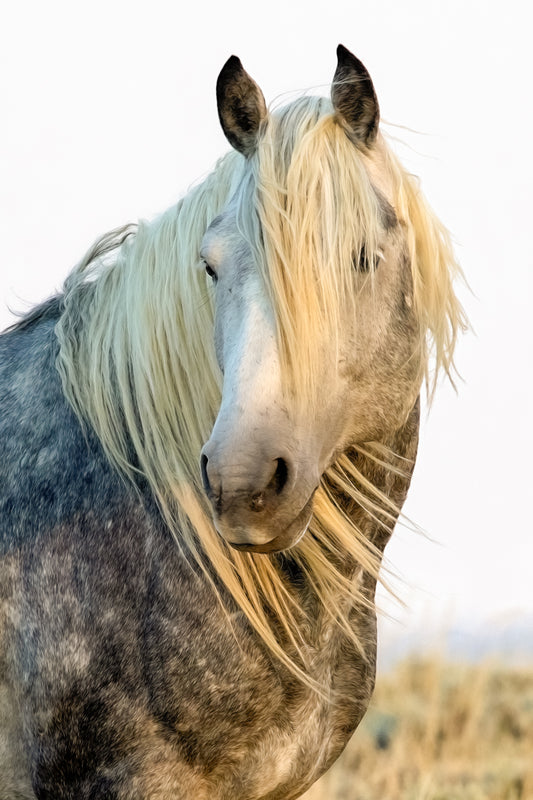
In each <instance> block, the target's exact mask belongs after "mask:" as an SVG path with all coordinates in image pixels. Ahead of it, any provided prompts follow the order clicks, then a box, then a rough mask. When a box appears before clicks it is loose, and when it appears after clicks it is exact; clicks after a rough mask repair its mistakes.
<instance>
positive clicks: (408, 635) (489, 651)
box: [378, 614, 533, 670]
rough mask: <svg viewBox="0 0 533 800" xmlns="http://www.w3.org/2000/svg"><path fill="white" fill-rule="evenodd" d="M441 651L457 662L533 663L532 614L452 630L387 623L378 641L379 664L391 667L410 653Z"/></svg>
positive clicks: (381, 666)
mask: <svg viewBox="0 0 533 800" xmlns="http://www.w3.org/2000/svg"><path fill="white" fill-rule="evenodd" d="M432 653H441V654H442V655H444V656H446V658H448V659H451V660H455V661H468V662H472V663H476V662H479V661H482V660H484V659H487V658H496V659H498V658H499V659H501V660H502V661H505V662H506V663H516V664H524V663H529V664H532V663H533V615H532V614H523V615H517V616H516V617H514V618H511V617H510V616H506V617H505V618H502V619H496V620H491V621H489V622H484V623H478V624H469V623H461V624H456V625H454V626H452V627H450V628H449V629H442V628H438V627H436V628H435V629H433V630H432V629H431V628H428V627H427V626H425V627H424V628H423V629H420V630H418V631H415V632H411V631H405V630H402V628H401V626H400V625H398V628H397V629H396V630H394V629H393V626H392V625H391V624H390V623H388V624H387V626H386V628H385V630H383V631H382V632H381V636H380V638H379V640H378V665H379V668H380V669H385V670H386V669H389V668H391V667H393V666H394V665H395V664H397V663H398V662H399V661H403V660H404V659H406V658H407V657H409V656H411V655H428V654H432Z"/></svg>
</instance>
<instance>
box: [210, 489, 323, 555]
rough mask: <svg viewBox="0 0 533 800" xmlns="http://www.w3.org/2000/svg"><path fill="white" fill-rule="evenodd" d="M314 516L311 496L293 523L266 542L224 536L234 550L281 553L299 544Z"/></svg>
mask: <svg viewBox="0 0 533 800" xmlns="http://www.w3.org/2000/svg"><path fill="white" fill-rule="evenodd" d="M312 516H313V498H312V497H311V498H310V499H309V501H308V502H307V503H306V504H305V506H304V507H303V508H302V510H301V511H300V513H299V514H298V516H297V517H295V519H294V520H293V521H292V522H291V524H290V525H289V526H288V527H287V528H285V530H283V531H282V532H281V533H279V534H278V535H277V536H274V537H273V538H272V539H269V540H268V541H266V542H260V543H254V542H253V540H250V539H249V540H248V541H243V542H235V541H231V539H230V538H227V537H224V538H225V539H226V541H227V543H228V544H229V545H231V547H233V549H234V550H240V551H243V552H246V553H279V552H281V551H282V550H290V548H291V547H294V546H295V545H297V544H298V542H299V541H300V539H302V537H303V536H304V534H305V533H306V531H307V529H308V527H309V524H310V522H311V517H312Z"/></svg>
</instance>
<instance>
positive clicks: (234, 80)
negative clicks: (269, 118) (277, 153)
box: [217, 56, 267, 156]
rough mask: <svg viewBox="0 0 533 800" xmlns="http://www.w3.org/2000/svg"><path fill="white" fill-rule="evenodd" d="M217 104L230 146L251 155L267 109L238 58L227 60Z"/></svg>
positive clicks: (222, 72) (261, 95) (219, 86)
mask: <svg viewBox="0 0 533 800" xmlns="http://www.w3.org/2000/svg"><path fill="white" fill-rule="evenodd" d="M217 105H218V116H219V119H220V124H221V125H222V130H223V131H224V133H225V135H226V138H227V140H228V141H229V143H230V144H231V146H232V147H234V148H235V149H236V150H238V151H239V152H240V153H242V154H243V155H245V156H250V155H252V153H253V152H254V150H255V147H256V143H257V136H258V133H259V126H260V124H261V122H262V121H263V120H264V119H265V117H266V115H267V109H266V104H265V98H264V97H263V93H262V91H261V89H260V88H259V86H258V85H257V84H256V82H255V81H254V80H252V78H250V76H249V75H248V73H247V72H246V71H245V70H244V68H243V66H242V64H241V62H240V60H239V59H238V58H237V56H231V58H229V59H228V60H227V61H226V63H225V64H224V66H223V67H222V70H221V72H220V75H219V76H218V80H217Z"/></svg>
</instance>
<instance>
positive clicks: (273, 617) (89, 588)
mask: <svg viewBox="0 0 533 800" xmlns="http://www.w3.org/2000/svg"><path fill="white" fill-rule="evenodd" d="M337 55H338V64H337V69H336V72H335V76H334V80H333V84H332V91H331V99H330V100H327V99H325V98H321V97H314V96H308V97H302V98H300V99H298V100H296V101H294V102H292V103H291V104H290V105H288V106H286V107H284V108H281V109H277V110H273V111H271V112H269V111H268V110H267V107H266V104H265V101H264V98H263V95H262V93H261V91H260V89H259V88H258V86H257V85H256V84H255V83H254V81H253V80H252V79H251V78H250V77H249V75H248V74H247V73H246V72H245V71H244V69H243V68H242V65H241V63H240V61H239V60H238V59H237V58H236V57H232V58H230V59H229V61H228V62H227V63H226V65H225V66H224V68H223V70H222V72H221V74H220V76H219V79H218V83H217V101H218V111H219V116H220V121H221V124H222V128H223V130H224V133H225V134H226V137H227V138H228V140H229V142H230V143H231V145H232V147H233V150H232V151H231V152H230V153H229V154H228V155H226V156H225V157H224V158H223V159H221V161H220V162H219V163H218V164H217V166H216V168H215V169H214V171H213V172H212V174H211V175H210V176H209V177H207V179H206V180H205V181H204V182H203V183H202V184H200V185H198V186H197V187H195V188H194V189H193V190H192V191H191V192H189V194H187V195H186V196H185V197H183V199H182V200H181V201H180V202H179V203H178V204H177V206H175V207H173V208H171V209H169V210H168V211H167V212H165V213H164V214H162V215H161V216H160V217H158V218H157V219H156V220H154V221H153V222H150V223H144V222H142V223H139V224H138V225H137V226H126V227H124V228H122V229H118V230H116V231H112V232H111V233H109V234H106V235H105V236H103V237H102V238H101V239H100V240H99V241H98V242H97V243H96V244H95V245H94V247H93V248H92V249H91V250H90V251H89V253H88V254H87V255H86V256H85V258H84V259H83V260H82V261H81V262H80V263H79V264H78V266H77V267H76V268H75V269H74V270H73V272H72V273H71V274H70V275H69V277H68V278H67V280H66V282H65V285H64V289H63V292H62V294H61V295H60V296H58V297H54V298H52V299H51V300H49V301H47V302H46V303H44V304H43V305H41V306H40V307H38V308H36V309H34V310H33V311H32V312H30V313H29V314H27V315H26V316H25V317H24V318H22V319H21V320H20V321H19V322H18V323H17V324H15V325H14V326H13V327H12V328H11V329H10V330H8V331H7V332H6V333H4V334H3V335H2V336H1V337H0V352H1V362H0V397H1V401H0V402H1V406H0V409H1V419H0V476H1V477H0V509H1V516H0V525H1V527H0V535H1V547H2V551H1V561H0V602H1V604H0V643H1V644H0V800H15V798H25V799H26V800H27V799H28V798H32V800H35V798H39V800H44V799H45V798H46V799H48V800H50V799H51V798H53V799H54V800H67V798H68V800H74V798H76V800H84V799H86V800H97V799H98V798H101V799H102V800H103V799H104V798H105V799H106V800H112V799H113V798H116V800H137V799H138V800H141V799H142V800H148V798H150V800H163V799H164V800H167V799H170V798H173V799H175V798H183V800H192V799H193V798H194V800H230V799H231V800H235V798H239V800H260V799H261V800H267V798H268V800H275V798H279V799H280V800H281V799H282V798H283V800H288V799H289V798H296V797H298V796H299V795H300V794H302V793H303V792H304V791H305V790H306V789H307V788H308V787H309V786H310V785H311V784H312V783H313V782H314V781H315V780H316V779H317V778H318V777H319V776H320V775H321V774H322V773H323V772H324V771H325V770H326V769H327V768H328V767H329V766H330V764H331V763H332V762H333V761H334V760H335V758H336V757H337V756H338V754H339V753H340V752H341V751H342V749H343V747H344V746H345V744H346V742H347V740H348V738H349V737H350V735H351V733H352V731H353V730H354V729H355V727H356V726H357V724H358V722H359V720H360V719H361V717H362V715H363V714H364V712H365V709H366V707H367V705H368V702H369V699H370V695H371V692H372V688H373V682H374V672H375V653H376V626H375V609H374V592H375V586H376V581H377V579H378V571H379V566H380V560H381V556H382V553H383V549H384V547H385V544H386V542H387V540H388V538H389V536H390V534H391V532H392V529H393V527H394V524H395V522H396V519H397V517H398V515H399V513H400V509H401V506H402V503H403V501H404V499H405V496H406V492H407V489H408V486H409V481H410V477H411V473H412V469H413V466H414V461H415V455H416V446H417V435H418V414H419V410H418V409H419V401H418V397H419V393H420V390H421V385H422V383H423V381H424V379H426V380H427V381H428V382H429V383H428V386H429V390H430V392H431V391H432V389H433V387H434V377H433V376H432V374H430V372H429V364H430V360H433V361H434V364H435V372H437V371H438V370H442V371H444V373H447V374H448V375H451V374H452V373H453V349H454V345H455V340H456V336H457V333H458V330H459V329H460V328H461V327H462V326H463V325H464V315H463V312H462V309H461V307H460V305H459V303H458V301H457V299H456V297H455V295H454V292H453V287H452V283H453V279H454V278H455V277H456V275H457V274H458V272H459V268H458V267H457V265H456V263H455V260H454V256H453V253H452V249H451V246H450V241H449V236H448V234H447V232H446V230H445V229H444V228H443V226H442V225H441V224H440V222H439V221H438V220H437V219H436V218H435V216H434V215H433V213H432V212H431V211H430V209H429V208H428V206H427V205H426V203H425V201H424V199H423V197H422V195H421V193H420V190H419V188H418V185H417V183H416V182H415V180H414V179H413V178H412V177H411V176H410V175H408V174H407V173H406V172H405V171H404V170H403V168H402V167H401V166H400V164H399V162H398V160H397V159H396V157H395V156H394V155H393V153H392V152H391V150H390V149H389V147H388V145H387V143H386V141H385V138H384V136H383V135H382V134H381V133H380V130H379V108H378V102H377V99H376V95H375V91H374V88H373V85H372V81H371V79H370V76H369V75H368V72H367V71H366V69H365V67H364V66H363V65H362V64H361V62H360V61H359V60H358V59H357V58H355V56H353V55H352V54H351V53H350V52H349V51H348V50H346V49H345V48H344V47H342V46H339V48H338V51H337Z"/></svg>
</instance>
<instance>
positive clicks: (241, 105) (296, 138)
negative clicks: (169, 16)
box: [201, 45, 425, 552]
mask: <svg viewBox="0 0 533 800" xmlns="http://www.w3.org/2000/svg"><path fill="white" fill-rule="evenodd" d="M337 56H338V64H337V69H336V72H335V75H334V79H333V84H332V90H331V102H329V101H326V100H324V99H319V98H305V99H304V100H300V101H295V102H294V103H292V104H291V105H289V106H287V107H286V108H284V109H281V110H278V111H275V112H273V113H269V112H268V111H267V107H266V104H265V100H264V98H263V94H262V92H261V90H260V89H259V87H258V86H257V84H256V83H255V82H254V81H253V80H252V78H251V77H250V76H249V75H248V74H247V73H246V72H245V70H244V69H243V67H242V65H241V62H240V61H239V59H238V58H236V57H235V56H232V57H231V58H230V59H229V61H228V62H227V63H226V65H225V66H224V68H223V69H222V72H221V73H220V76H219V79H218V83H217V101H218V112H219V117H220V121H221V124H222V128H223V131H224V133H225V135H226V137H227V139H228V140H229V142H230V144H231V145H232V146H233V148H234V149H235V150H237V151H238V153H240V154H241V159H242V177H241V179H240V183H239V185H238V186H237V187H236V190H235V192H234V193H233V194H232V197H231V199H230V200H229V202H228V203H227V205H226V207H225V208H224V209H223V210H222V213H221V214H220V215H218V216H217V217H216V218H215V219H214V220H213V221H212V222H211V224H210V225H209V227H208V229H207V231H206V233H205V236H204V238H203V242H202V248H201V258H202V260H203V263H202V268H203V269H205V271H206V273H207V275H208V277H209V280H210V281H211V282H212V283H213V294H214V307H215V326H214V336H215V347H216V354H217V359H218V363H219V366H220V369H221V371H222V374H223V390H222V400H221V405H220V410H219V413H218V416H217V419H216V422H215V424H214V427H213V429H212V432H211V435H210V438H209V440H208V441H207V442H206V444H205V445H204V447H203V450H202V454H201V469H202V476H203V482H204V488H205V491H206V493H207V496H208V498H209V501H210V503H211V506H212V512H213V518H214V522H215V526H216V528H217V530H218V531H219V533H220V534H221V536H222V537H223V538H224V539H225V540H226V541H227V542H229V543H230V544H231V545H232V546H233V547H235V548H237V549H242V550H250V551H255V552H274V551H279V550H284V549H286V548H290V547H292V546H293V545H295V544H296V543H297V542H298V541H299V540H300V538H301V537H302V536H303V535H304V533H305V531H306V530H307V527H308V525H309V522H310V520H311V517H312V513H313V496H314V493H315V491H316V489H317V487H318V485H319V483H320V480H321V476H322V475H323V474H324V472H325V471H326V470H327V469H328V467H329V466H330V465H331V464H332V463H333V462H334V461H335V460H336V459H337V458H338V457H339V455H341V454H342V453H344V452H346V451H347V450H348V448H351V447H354V446H357V444H362V443H364V442H369V441H380V442H386V441H387V437H388V436H390V435H391V434H392V433H394V431H396V430H398V429H399V428H400V427H401V426H402V425H403V424H404V423H405V421H406V419H407V416H408V415H409V413H410V411H411V409H412V408H413V405H414V403H415V402H416V398H417V396H418V394H419V390H420V385H421V381H422V378H423V371H424V359H425V349H424V336H425V333H424V332H423V330H422V328H423V326H421V323H420V320H419V317H418V315H417V310H416V303H415V299H414V296H413V275H412V270H411V258H410V250H409V246H408V241H407V235H408V232H407V226H406V225H405V224H404V223H403V220H402V217H401V210H400V209H398V208H396V207H395V192H394V186H393V183H392V180H391V171H390V165H388V163H387V152H388V151H387V149H386V147H385V146H384V144H383V141H382V138H381V135H380V134H379V131H378V124H379V106H378V101H377V98H376V94H375V91H374V87H373V84H372V81H371V78H370V76H369V74H368V72H367V70H366V69H365V67H364V66H363V64H362V63H361V62H360V61H359V60H358V59H357V58H356V57H355V56H353V55H352V54H351V53H350V52H349V51H348V50H346V49H345V48H344V47H343V46H342V45H340V46H339V48H338V50H337Z"/></svg>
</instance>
